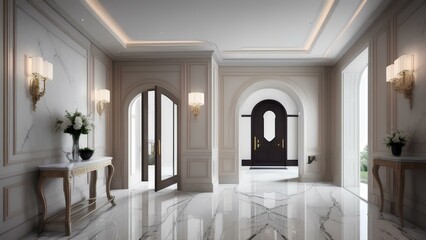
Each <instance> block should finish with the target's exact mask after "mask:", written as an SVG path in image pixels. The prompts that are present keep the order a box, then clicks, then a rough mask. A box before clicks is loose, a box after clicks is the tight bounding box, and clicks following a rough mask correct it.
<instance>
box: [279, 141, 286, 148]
mask: <svg viewBox="0 0 426 240" xmlns="http://www.w3.org/2000/svg"><path fill="white" fill-rule="evenodd" d="M284 143H285V142H284V138H283V139H281V147H282V149H284ZM278 145H279V144H278Z"/></svg>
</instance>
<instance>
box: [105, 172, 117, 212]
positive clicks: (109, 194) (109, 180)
mask: <svg viewBox="0 0 426 240" xmlns="http://www.w3.org/2000/svg"><path fill="white" fill-rule="evenodd" d="M113 174H114V166H113V165H112V164H111V165H108V178H107V184H106V194H107V198H108V200H109V201H111V204H112V206H115V202H114V199H115V197H114V196H112V195H111V181H112V175H113Z"/></svg>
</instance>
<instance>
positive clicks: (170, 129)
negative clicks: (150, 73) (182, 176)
mask: <svg viewBox="0 0 426 240" xmlns="http://www.w3.org/2000/svg"><path fill="white" fill-rule="evenodd" d="M178 113H179V111H178V100H177V98H176V97H174V96H173V95H172V94H171V93H170V92H168V91H167V90H166V89H163V88H161V87H155V122H156V124H155V144H156V149H155V191H158V190H161V189H163V188H166V187H168V186H170V185H172V184H175V183H177V182H178V173H177V169H178V166H177V164H178V152H179V151H178Z"/></svg>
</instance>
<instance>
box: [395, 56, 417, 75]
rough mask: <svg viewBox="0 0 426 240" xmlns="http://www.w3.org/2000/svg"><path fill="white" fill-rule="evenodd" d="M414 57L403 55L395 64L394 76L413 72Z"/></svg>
mask: <svg viewBox="0 0 426 240" xmlns="http://www.w3.org/2000/svg"><path fill="white" fill-rule="evenodd" d="M413 61H414V60H413V55H402V56H401V57H399V58H398V59H396V60H395V62H394V76H395V77H397V76H398V75H402V74H403V73H407V72H412V71H413Z"/></svg>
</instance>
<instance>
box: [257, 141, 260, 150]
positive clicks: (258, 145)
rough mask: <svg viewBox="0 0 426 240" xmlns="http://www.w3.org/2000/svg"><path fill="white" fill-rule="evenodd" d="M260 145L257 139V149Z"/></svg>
mask: <svg viewBox="0 0 426 240" xmlns="http://www.w3.org/2000/svg"><path fill="white" fill-rule="evenodd" d="M259 147H260V143H259V139H257V149H259Z"/></svg>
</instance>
